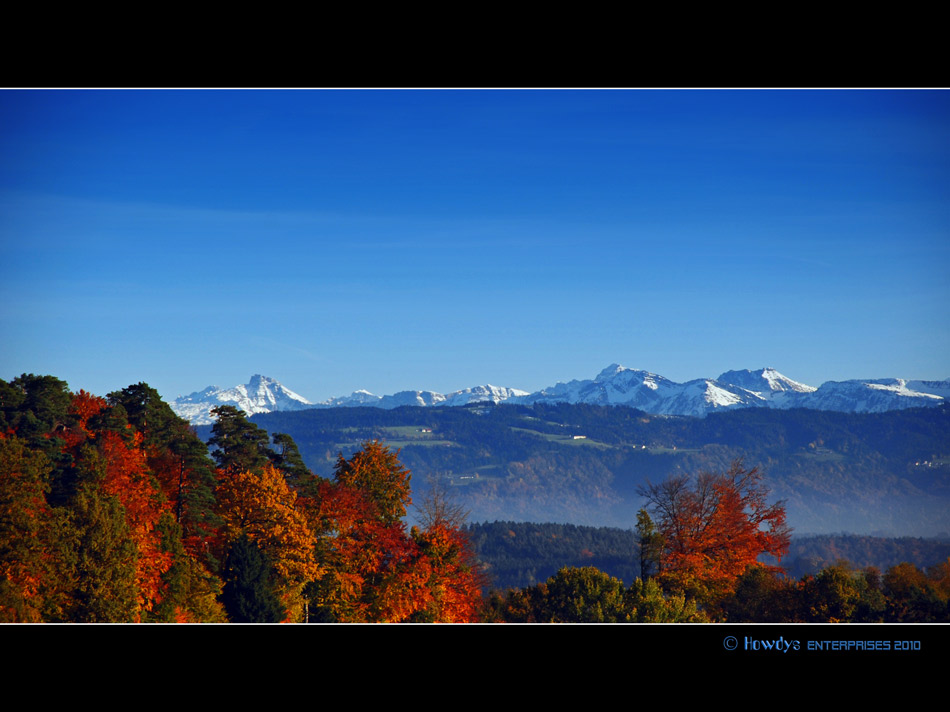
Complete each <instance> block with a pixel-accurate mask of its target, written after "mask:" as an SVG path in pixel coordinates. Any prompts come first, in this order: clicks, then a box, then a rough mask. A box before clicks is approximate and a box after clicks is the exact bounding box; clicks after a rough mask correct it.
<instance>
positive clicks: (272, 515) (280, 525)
mask: <svg viewBox="0 0 950 712" xmlns="http://www.w3.org/2000/svg"><path fill="white" fill-rule="evenodd" d="M216 498H217V503H218V512H219V514H220V516H221V518H222V519H223V521H224V530H223V532H222V533H223V537H224V539H225V540H226V541H227V543H228V544H230V543H232V542H234V541H236V540H237V539H238V538H239V537H240V536H241V535H242V534H246V535H247V536H248V538H249V539H251V540H252V541H254V542H256V543H257V545H258V547H260V549H261V551H263V552H264V553H265V554H266V555H267V556H268V557H269V559H270V561H271V563H272V564H273V566H274V570H275V571H276V573H277V576H278V578H279V582H278V590H279V593H280V595H281V596H282V599H283V601H284V604H285V605H286V606H287V608H288V610H289V611H291V612H292V615H294V616H296V609H297V608H298V607H299V606H300V605H301V600H300V597H301V590H302V589H303V586H304V585H305V584H307V583H308V582H309V581H312V580H313V579H314V578H317V577H318V576H319V575H320V567H319V565H318V563H317V560H316V557H315V549H314V544H315V541H314V537H313V534H312V533H311V530H310V527H309V525H308V523H307V520H306V518H305V516H304V514H303V512H302V511H301V510H300V509H299V508H298V505H297V494H296V492H294V491H293V490H291V489H290V488H289V487H288V486H287V481H286V480H285V479H284V475H283V473H281V472H280V470H278V469H277V468H275V467H273V466H272V465H265V466H264V467H263V469H262V470H261V471H260V472H251V471H244V472H234V473H227V472H222V473H221V477H220V480H219V483H218V487H217V490H216Z"/></svg>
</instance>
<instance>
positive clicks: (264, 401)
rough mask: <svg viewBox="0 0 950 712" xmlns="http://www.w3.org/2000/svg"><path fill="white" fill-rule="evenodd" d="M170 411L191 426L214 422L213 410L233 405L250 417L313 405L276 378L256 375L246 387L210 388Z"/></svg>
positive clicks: (182, 398) (174, 403)
mask: <svg viewBox="0 0 950 712" xmlns="http://www.w3.org/2000/svg"><path fill="white" fill-rule="evenodd" d="M169 405H170V406H171V409H172V410H173V411H174V412H175V413H176V414H177V415H179V416H180V417H182V418H184V419H185V420H187V421H189V422H190V423H191V424H192V425H208V424H210V423H213V422H214V416H212V415H211V409H212V408H215V407H217V406H219V405H233V406H235V407H237V408H240V409H241V410H243V411H244V412H245V413H247V414H248V415H254V414H255V413H270V412H272V411H275V410H304V409H305V408H313V407H314V406H313V404H312V403H311V402H310V401H308V400H307V399H306V398H304V397H303V396H300V395H298V394H296V393H294V392H293V391H292V390H290V389H289V388H285V387H284V386H283V385H281V384H280V382H278V381H276V380H274V379H273V378H267V377H266V376H261V375H259V374H255V375H254V376H251V380H250V381H248V383H247V384H244V385H239V386H235V387H234V388H219V387H218V386H209V387H208V388H205V389H204V390H203V391H196V392H194V393H191V394H189V395H187V396H180V397H178V398H176V399H175V400H173V401H172V402H171V403H169Z"/></svg>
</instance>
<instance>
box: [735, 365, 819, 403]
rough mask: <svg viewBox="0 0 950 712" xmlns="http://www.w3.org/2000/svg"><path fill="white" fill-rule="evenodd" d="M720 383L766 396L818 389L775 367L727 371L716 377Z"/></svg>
mask: <svg viewBox="0 0 950 712" xmlns="http://www.w3.org/2000/svg"><path fill="white" fill-rule="evenodd" d="M716 380H717V381H718V382H719V383H728V384H729V385H732V386H738V387H739V388H744V389H745V390H747V391H752V392H753V393H758V394H759V395H761V396H762V397H764V398H768V397H770V396H771V395H772V394H776V393H785V392H787V391H793V392H795V393H812V392H814V391H816V390H818V389H817V388H815V387H814V386H806V385H805V384H804V383H799V382H798V381H793V380H792V379H791V378H788V377H786V376H783V375H782V374H781V373H779V372H778V371H776V370H775V369H774V368H760V369H759V370H757V371H750V370H748V369H745V370H744V371H726V372H725V373H724V374H722V375H721V376H719V378H717V379H716Z"/></svg>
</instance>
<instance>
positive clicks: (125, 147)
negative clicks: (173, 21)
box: [0, 90, 950, 401]
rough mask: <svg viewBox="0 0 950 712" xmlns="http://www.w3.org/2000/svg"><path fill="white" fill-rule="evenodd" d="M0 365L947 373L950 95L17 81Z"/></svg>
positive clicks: (0, 119) (37, 369) (222, 374)
mask: <svg viewBox="0 0 950 712" xmlns="http://www.w3.org/2000/svg"><path fill="white" fill-rule="evenodd" d="M0 284H2V287H0V378H4V379H11V378H13V377H15V376H17V375H19V374H21V373H24V372H27V373H49V374H52V375H55V376H57V377H59V378H63V379H64V380H66V381H68V382H69V384H70V386H71V387H72V388H73V389H74V390H78V389H80V388H83V389H85V390H87V391H91V392H93V393H98V394H105V393H108V392H110V391H112V390H115V389H118V388H122V387H125V386H127V385H129V384H131V383H137V382H140V381H145V382H147V383H149V384H150V385H152V386H153V387H155V388H156V389H158V390H159V392H160V393H161V394H162V395H163V396H164V397H165V398H166V399H167V400H171V399H173V398H175V397H176V396H178V395H182V394H186V393H189V392H191V391H195V390H199V389H201V388H203V387H205V386H207V385H211V384H215V385H220V386H233V385H236V384H238V383H245V382H247V380H248V378H249V377H250V376H251V375H252V374H254V373H262V374H264V375H269V376H273V377H275V378H277V379H279V380H281V381H282V382H283V383H284V384H285V385H287V386H288V387H290V388H291V389H293V390H295V391H297V392H298V393H300V394H301V395H303V396H305V397H307V398H309V399H310V400H315V401H318V400H324V399H326V398H329V397H331V396H338V395H346V394H349V393H350V392H351V391H353V390H355V389H358V388H365V389H368V390H370V391H372V392H374V393H377V394H386V393H392V392H395V391H399V390H406V389H431V390H436V391H440V392H450V391H453V390H458V389H460V388H466V387H470V386H474V385H478V384H485V383H491V384H493V385H505V386H512V387H516V388H522V389H525V390H537V389H539V388H542V387H544V386H548V385H553V384H554V383H555V382H557V381H566V380H570V379H572V378H592V377H593V376H594V375H596V374H597V373H598V372H599V371H600V370H601V369H602V368H604V367H605V366H607V365H609V364H611V363H621V364H623V365H625V366H629V367H634V368H643V369H646V370H650V371H653V372H655V373H659V374H661V375H664V376H666V377H667V378H671V379H673V380H675V381H686V380H689V379H693V378H700V377H715V376H718V375H719V374H720V373H721V372H723V371H726V370H730V369H740V368H760V367H763V366H771V367H774V368H777V369H778V370H779V371H781V372H782V373H784V374H785V375H787V376H789V377H791V378H794V379H796V380H799V381H803V382H805V383H809V384H811V385H820V384H821V383H822V382H824V381H828V380H842V379H846V378H870V377H890V376H895V377H904V378H926V379H944V378H950V93H948V92H946V91H915V90H914V91H912V90H897V91H883V90H876V91H851V90H817V91H799V90H775V91H763V90H737V91H731V90H700V91H689V90H605V91H601V90H572V91H566V90H497V91H483V90H292V91H278V90H261V91H249V90H236V91H231V90H183V91H177V90H138V91H125V90H105V91H86V90H64V91H28V90H4V91H0Z"/></svg>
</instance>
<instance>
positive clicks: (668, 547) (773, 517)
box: [640, 460, 790, 604]
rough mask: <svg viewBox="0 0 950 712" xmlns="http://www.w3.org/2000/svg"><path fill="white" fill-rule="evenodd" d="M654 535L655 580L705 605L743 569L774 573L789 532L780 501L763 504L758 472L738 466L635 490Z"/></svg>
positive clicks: (765, 494)
mask: <svg viewBox="0 0 950 712" xmlns="http://www.w3.org/2000/svg"><path fill="white" fill-rule="evenodd" d="M640 494H641V495H642V496H644V497H645V498H646V499H647V502H648V510H649V512H650V514H651V516H652V517H653V519H655V520H656V526H657V529H658V531H659V533H660V535H661V536H662V542H663V543H662V552H661V556H660V572H659V579H660V582H661V583H662V584H663V585H664V586H665V587H666V588H668V589H671V590H674V591H679V592H684V593H686V594H687V595H689V596H691V597H694V598H696V599H698V600H699V601H700V602H703V603H706V604H711V603H714V602H715V601H716V600H718V599H720V598H721V597H722V596H724V595H726V594H728V593H729V592H731V591H732V590H733V588H734V586H735V583H736V581H737V580H738V578H739V577H740V576H741V575H742V574H743V573H744V572H745V570H746V568H747V567H749V566H765V567H767V568H769V569H771V570H776V571H779V570H781V569H779V567H777V566H771V565H767V564H764V563H761V562H760V561H759V557H760V556H762V555H763V554H767V555H771V556H774V557H775V558H776V559H778V560H779V561H780V560H781V557H782V556H783V555H784V554H785V553H786V552H787V551H788V545H789V541H790V530H789V528H788V526H787V525H786V522H785V506H784V503H783V502H777V503H774V504H769V503H768V502H767V499H768V494H769V490H768V487H766V486H765V484H764V483H763V482H762V474H761V473H760V471H759V469H758V468H755V467H754V468H752V469H751V470H747V469H745V467H744V466H743V464H742V462H741V461H738V460H737V461H736V462H734V463H733V464H732V466H731V467H730V469H729V471H728V472H726V473H710V472H705V473H702V474H700V475H699V476H698V477H697V478H696V481H695V482H691V480H690V478H689V477H685V476H684V477H675V478H671V479H669V480H667V481H666V482H664V483H662V484H659V485H653V484H649V483H647V485H646V486H645V487H642V488H641V489H640Z"/></svg>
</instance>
